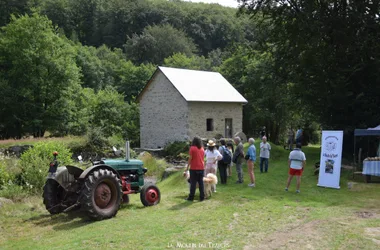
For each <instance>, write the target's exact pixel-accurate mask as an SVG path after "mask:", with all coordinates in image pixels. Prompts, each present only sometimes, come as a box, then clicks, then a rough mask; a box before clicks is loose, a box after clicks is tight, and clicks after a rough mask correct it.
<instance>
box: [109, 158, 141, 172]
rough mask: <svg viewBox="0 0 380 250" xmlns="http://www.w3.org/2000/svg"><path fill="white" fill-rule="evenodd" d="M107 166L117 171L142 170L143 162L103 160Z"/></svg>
mask: <svg viewBox="0 0 380 250" xmlns="http://www.w3.org/2000/svg"><path fill="white" fill-rule="evenodd" d="M102 162H104V164H105V165H107V166H110V167H112V168H113V169H115V170H128V169H142V167H143V164H144V163H143V162H142V161H140V160H135V159H130V160H128V161H127V160H125V159H107V160H102Z"/></svg>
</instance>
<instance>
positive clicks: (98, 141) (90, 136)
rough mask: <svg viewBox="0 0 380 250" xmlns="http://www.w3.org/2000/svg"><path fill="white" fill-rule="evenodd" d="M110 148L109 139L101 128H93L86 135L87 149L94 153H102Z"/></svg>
mask: <svg viewBox="0 0 380 250" xmlns="http://www.w3.org/2000/svg"><path fill="white" fill-rule="evenodd" d="M107 147H110V145H109V142H108V139H107V137H106V136H105V135H104V133H103V131H102V129H101V128H99V127H95V128H91V129H89V131H88V132H87V134H86V148H88V149H90V150H92V151H102V150H103V149H104V148H107Z"/></svg>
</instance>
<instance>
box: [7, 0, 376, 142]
mask: <svg viewBox="0 0 380 250" xmlns="http://www.w3.org/2000/svg"><path fill="white" fill-rule="evenodd" d="M239 3H240V8H239V9H234V8H228V7H223V6H220V5H218V4H203V3H190V2H183V1H180V0H169V1H166V0H0V26H1V32H0V94H1V97H2V98H1V99H0V139H8V138H22V137H24V136H34V137H42V136H44V135H45V134H46V132H49V134H51V135H52V136H65V135H85V134H88V133H97V134H100V135H101V136H102V137H104V138H109V137H119V138H129V139H130V140H131V141H132V144H133V145H134V146H137V145H138V144H139V111H138V104H137V103H136V100H135V98H136V96H137V95H138V94H139V92H140V91H141V89H142V88H143V87H144V85H145V83H146V82H147V81H148V80H149V78H150V77H151V75H152V73H153V72H154V71H155V69H156V66H158V65H164V66H170V67H180V68H188V69H198V70H209V71H218V72H220V73H221V74H222V75H223V76H224V77H226V79H227V80H228V81H230V83H231V84H233V85H234V87H235V88H237V90H238V91H239V92H240V93H241V94H242V95H243V96H244V97H245V98H246V99H247V100H248V104H247V105H245V106H244V110H243V112H244V121H243V130H244V132H245V133H246V134H248V135H251V136H255V137H256V136H257V134H256V131H258V130H259V129H260V128H261V127H262V126H266V127H267V130H268V133H269V135H270V138H269V139H270V140H271V141H272V142H275V143H278V144H281V143H283V140H284V139H285V134H286V131H287V129H288V128H290V127H292V128H294V129H296V128H299V127H301V128H303V129H304V131H305V136H306V137H307V138H306V139H307V141H310V142H312V143H318V142H319V131H320V130H321V129H337V130H343V131H344V132H345V136H346V137H347V138H349V140H345V142H350V141H352V140H351V139H350V138H351V137H352V131H353V129H355V128H367V127H374V126H377V125H378V124H379V123H380V98H379V96H380V70H379V68H380V57H379V56H380V45H379V43H378V41H379V36H380V35H379V34H380V23H379V18H380V17H379V14H378V13H379V12H380V4H379V1H371V0H363V1H341V0H318V1H317V0H316V1H314V0H313V1H308V0H240V1H239Z"/></svg>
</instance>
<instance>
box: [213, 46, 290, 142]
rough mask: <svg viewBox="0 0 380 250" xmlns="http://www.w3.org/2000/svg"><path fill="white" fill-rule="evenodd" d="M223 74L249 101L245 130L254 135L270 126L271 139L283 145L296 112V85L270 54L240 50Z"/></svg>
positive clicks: (246, 106)
mask: <svg viewBox="0 0 380 250" xmlns="http://www.w3.org/2000/svg"><path fill="white" fill-rule="evenodd" d="M220 70H221V73H222V74H223V75H224V76H225V77H226V78H227V79H228V80H229V82H231V83H232V84H233V85H234V86H235V87H236V88H237V90H238V91H239V92H240V93H242V94H243V95H244V97H245V98H246V99H247V100H248V104H247V105H245V106H244V108H243V113H244V120H243V129H244V131H246V132H247V133H248V134H250V135H251V136H257V134H254V132H255V131H256V130H257V129H258V128H261V127H262V126H264V125H265V126H266V127H267V132H268V134H269V138H268V139H269V140H271V141H272V142H274V143H280V141H281V134H282V133H283V132H284V131H285V129H286V127H287V125H288V121H289V120H290V118H291V117H292V114H293V113H292V110H295V109H294V106H293V102H295V101H294V100H293V99H292V94H291V93H292V90H293V84H291V83H288V82H286V80H285V79H284V78H282V77H281V75H280V74H279V73H278V70H276V68H275V64H274V60H273V56H272V54H271V53H269V52H260V51H250V50H248V49H247V48H239V50H237V51H236V52H235V54H234V55H233V56H232V57H231V58H229V59H227V60H225V61H224V62H223V64H222V66H221V67H220Z"/></svg>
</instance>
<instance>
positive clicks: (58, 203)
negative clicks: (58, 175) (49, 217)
mask: <svg viewBox="0 0 380 250" xmlns="http://www.w3.org/2000/svg"><path fill="white" fill-rule="evenodd" d="M42 197H43V199H44V204H45V207H46V210H48V211H49V213H50V214H59V213H62V212H63V210H64V209H65V208H64V207H63V206H62V201H63V199H64V198H65V189H64V188H63V187H62V186H61V185H59V183H58V182H56V181H55V180H53V179H47V180H46V183H45V186H44V192H43V194H42Z"/></svg>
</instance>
